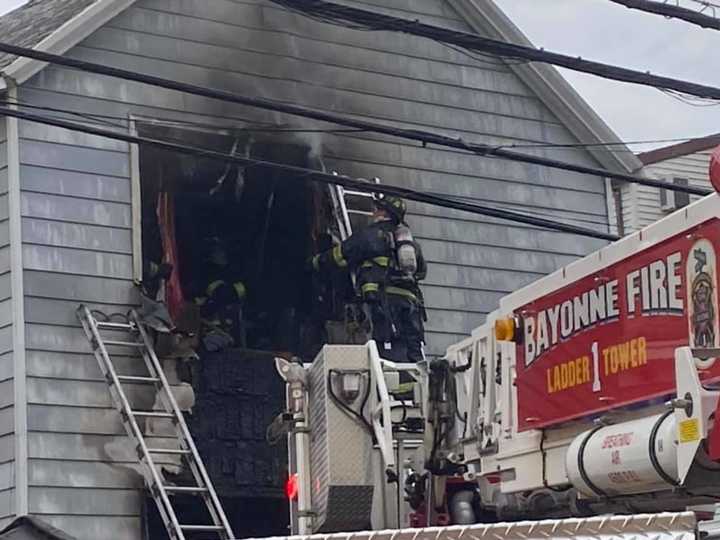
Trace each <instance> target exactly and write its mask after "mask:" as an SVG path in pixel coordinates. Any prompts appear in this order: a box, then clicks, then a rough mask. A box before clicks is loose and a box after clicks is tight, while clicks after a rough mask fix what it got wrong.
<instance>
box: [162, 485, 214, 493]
mask: <svg viewBox="0 0 720 540" xmlns="http://www.w3.org/2000/svg"><path fill="white" fill-rule="evenodd" d="M163 488H164V489H165V491H170V492H172V493H207V492H208V491H209V490H208V488H204V487H196V486H163Z"/></svg>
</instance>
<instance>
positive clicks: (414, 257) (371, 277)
mask: <svg viewBox="0 0 720 540" xmlns="http://www.w3.org/2000/svg"><path fill="white" fill-rule="evenodd" d="M373 200H374V210H373V221H372V223H371V224H370V225H369V226H368V227H366V228H365V229H362V230H360V231H358V232H356V233H355V234H353V235H352V236H351V237H350V238H348V239H347V240H345V241H344V242H343V243H342V244H338V245H336V246H335V247H334V248H333V249H331V250H329V251H326V252H324V253H320V254H318V255H315V256H314V257H313V259H312V266H313V269H314V270H315V271H317V272H325V271H329V270H349V271H354V272H355V275H356V280H357V287H358V290H359V293H360V296H361V298H362V301H363V302H364V303H366V304H367V305H368V307H369V311H370V318H371V320H372V326H373V333H372V336H373V339H374V340H375V341H376V342H377V344H378V347H379V348H380V353H381V355H382V356H383V357H384V358H387V359H388V360H393V361H396V362H419V361H421V360H423V359H424V353H423V342H424V339H425V338H424V321H425V320H426V316H425V308H424V305H423V298H422V294H421V292H420V287H419V286H418V281H421V280H423V279H425V276H426V274H427V266H426V264H425V259H424V258H423V256H422V251H421V250H420V246H419V245H418V244H417V243H416V242H415V241H414V240H413V239H412V234H411V233H410V229H409V228H408V226H407V224H406V223H405V212H406V207H405V202H404V201H403V200H402V199H400V198H398V197H390V196H382V195H376V196H375V197H374V199H373ZM402 379H403V380H405V381H407V378H406V377H403V378H402Z"/></svg>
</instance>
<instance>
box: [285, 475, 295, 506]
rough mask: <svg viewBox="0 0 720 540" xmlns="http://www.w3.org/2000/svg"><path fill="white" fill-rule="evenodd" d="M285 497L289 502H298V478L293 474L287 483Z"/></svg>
mask: <svg viewBox="0 0 720 540" xmlns="http://www.w3.org/2000/svg"><path fill="white" fill-rule="evenodd" d="M285 496H286V497H287V498H288V500H291V501H296V500H297V497H298V476H297V474H291V475H290V476H289V477H288V479H287V481H286V482H285Z"/></svg>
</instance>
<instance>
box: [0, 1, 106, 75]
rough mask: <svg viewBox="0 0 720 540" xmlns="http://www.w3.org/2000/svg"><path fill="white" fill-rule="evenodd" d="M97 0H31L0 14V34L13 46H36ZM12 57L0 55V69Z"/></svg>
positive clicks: (8, 63) (13, 58) (11, 59)
mask: <svg viewBox="0 0 720 540" xmlns="http://www.w3.org/2000/svg"><path fill="white" fill-rule="evenodd" d="M96 1H98V0H30V1H29V2H28V3H27V4H25V5H24V6H21V7H19V8H17V9H15V10H13V11H11V12H10V13H7V14H6V15H3V16H2V17H0V36H2V40H3V41H5V42H7V43H11V44H12V45H19V46H21V47H35V46H36V45H37V44H38V43H40V42H41V41H42V40H43V39H45V38H46V37H48V36H49V35H50V34H52V33H53V32H55V31H56V30H57V29H59V28H60V27H61V26H62V25H63V24H65V23H66V22H68V21H70V20H72V19H73V18H74V17H75V16H76V15H78V14H79V13H80V12H81V11H83V10H84V9H85V8H87V7H88V6H91V5H92V4H94V3H95V2H96ZM15 58H16V57H15V56H13V55H11V54H3V55H0V69H2V68H4V67H7V66H8V65H10V64H11V63H12V61H13V60H15Z"/></svg>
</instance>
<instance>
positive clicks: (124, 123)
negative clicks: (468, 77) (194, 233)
mask: <svg viewBox="0 0 720 540" xmlns="http://www.w3.org/2000/svg"><path fill="white" fill-rule="evenodd" d="M713 104H714V105H720V103H713ZM0 105H17V106H18V107H24V108H27V109H37V110H41V111H47V112H56V113H61V114H67V115H70V116H77V117H79V118H82V119H85V120H86V123H94V124H98V125H108V126H111V127H118V128H127V127H128V120H129V119H128V116H127V115H126V116H120V115H111V114H95V113H92V114H91V113H82V112H78V111H73V110H72V109H65V108H62V107H47V106H43V105H36V104H34V103H31V102H29V101H25V100H19V99H8V98H6V99H2V98H0ZM110 120H118V122H112V121H110ZM138 121H139V122H141V123H144V122H150V124H151V125H159V126H161V127H168V126H173V127H178V126H188V129H191V128H193V127H198V128H202V129H215V130H218V131H228V132H233V133H235V132H241V133H299V134H303V133H321V134H325V133H327V134H331V135H343V134H354V133H367V132H368V131H367V130H364V129H340V128H326V129H322V128H317V129H314V128H296V127H290V126H283V125H277V124H252V123H250V121H249V120H246V119H241V118H238V121H240V122H244V123H246V124H248V125H245V126H240V125H236V124H221V123H211V122H198V121H193V120H183V119H177V118H170V117H163V116H153V117H152V118H147V119H146V118H142V119H138ZM154 122H159V123H160V124H153V123H154ZM712 135H715V133H713V134H712ZM705 138H707V136H703V137H697V136H688V137H673V138H670V139H643V140H633V141H601V142H592V143H559V142H558V143H554V142H527V143H509V144H499V145H497V146H495V148H498V149H503V148H548V149H549V148H603V147H605V148H609V149H611V150H610V151H611V152H612V151H613V150H612V148H613V147H616V146H636V145H641V144H661V143H680V142H693V141H697V140H700V139H705ZM718 144H720V138H719V139H718Z"/></svg>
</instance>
